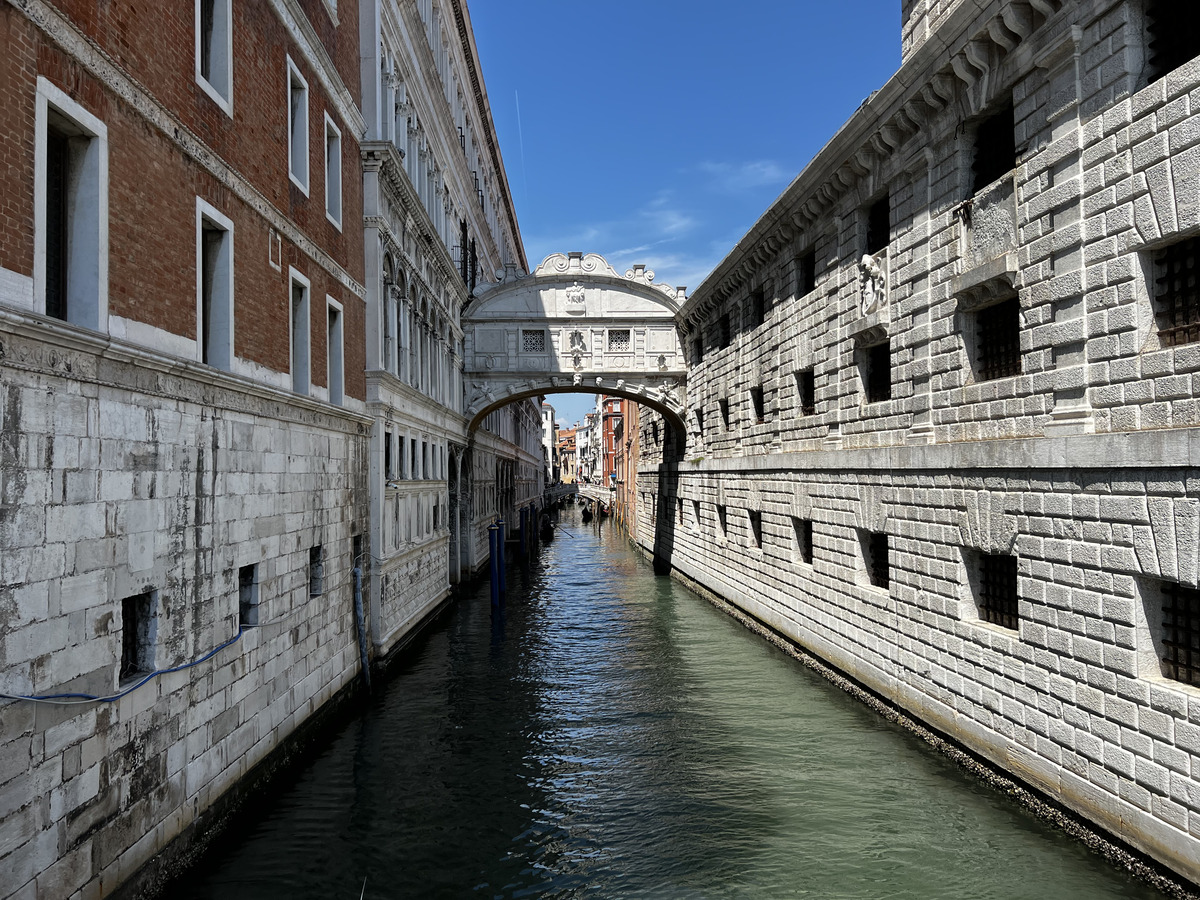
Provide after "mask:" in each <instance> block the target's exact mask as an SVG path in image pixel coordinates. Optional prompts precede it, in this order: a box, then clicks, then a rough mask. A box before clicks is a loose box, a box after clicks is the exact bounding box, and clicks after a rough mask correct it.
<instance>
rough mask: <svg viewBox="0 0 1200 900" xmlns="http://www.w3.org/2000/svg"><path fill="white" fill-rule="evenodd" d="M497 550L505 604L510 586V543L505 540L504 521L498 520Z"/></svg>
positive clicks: (501, 592) (501, 589) (501, 597)
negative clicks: (508, 577)
mask: <svg viewBox="0 0 1200 900" xmlns="http://www.w3.org/2000/svg"><path fill="white" fill-rule="evenodd" d="M496 528H497V529H498V530H497V532H496V550H497V554H496V555H497V558H498V559H499V564H500V602H501V603H503V602H504V595H505V594H507V593H508V584H507V577H506V573H505V571H504V570H505V569H506V568H508V566H507V562H508V550H507V548H508V541H506V540H505V539H504V520H503V519H497V520H496Z"/></svg>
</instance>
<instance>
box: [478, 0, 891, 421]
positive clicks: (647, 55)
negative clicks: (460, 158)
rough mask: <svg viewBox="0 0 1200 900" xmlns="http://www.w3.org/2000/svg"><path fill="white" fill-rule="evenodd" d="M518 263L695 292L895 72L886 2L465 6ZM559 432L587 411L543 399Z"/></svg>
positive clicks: (551, 0) (583, 403) (546, 0)
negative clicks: (590, 258)
mask: <svg viewBox="0 0 1200 900" xmlns="http://www.w3.org/2000/svg"><path fill="white" fill-rule="evenodd" d="M470 12H471V19H472V24H473V26H474V29H475V39H476V44H477V46H478V48H479V55H480V58H481V61H482V67H483V77H484V82H485V84H486V85H487V91H488V97H489V99H490V101H491V105H492V115H493V118H494V119H495V123H496V131H497V133H498V135H499V138H500V149H501V153H502V154H503V156H504V162H505V167H506V168H507V170H508V180H509V186H510V187H511V188H512V193H513V200H514V203H515V204H516V208H517V220H518V222H519V224H520V227H521V233H522V237H523V239H524V242H525V252H526V255H527V256H528V258H529V264H530V265H531V266H536V265H537V264H538V263H539V262H541V260H542V259H543V258H544V257H545V256H547V255H548V254H550V253H554V252H560V251H561V252H566V251H569V250H582V251H584V252H594V253H600V254H602V255H603V256H605V257H607V258H608V260H609V262H611V263H612V264H613V265H614V266H615V267H616V269H617V270H618V271H620V272H624V271H625V270H626V269H628V268H629V267H630V266H631V265H632V264H633V263H635V262H638V263H645V264H646V265H648V266H649V267H650V268H651V269H652V270H653V271H654V272H655V274H656V278H655V280H656V281H658V282H666V283H668V284H671V285H686V286H687V287H688V288H689V291H690V290H693V289H694V288H695V287H696V286H698V285H699V284H700V282H701V281H702V280H703V279H704V276H705V275H707V274H708V273H709V272H710V271H711V270H712V269H713V267H714V266H716V264H717V263H718V262H720V261H721V259H722V258H723V257H724V256H725V254H726V253H728V252H729V250H730V249H731V248H732V247H733V245H734V244H735V243H737V241H738V239H739V238H741V236H742V235H743V234H745V233H746V231H747V230H748V229H749V228H750V226H751V225H753V224H754V222H755V220H756V219H757V218H758V217H759V216H760V215H762V213H763V212H764V211H765V210H766V209H767V207H768V206H769V205H770V204H771V202H772V201H773V200H774V199H775V198H776V197H777V196H779V194H780V193H781V192H782V191H783V189H784V188H785V187H786V186H787V185H788V183H789V182H790V181H791V180H792V179H793V178H794V177H795V176H796V174H797V173H798V172H799V171H800V170H801V169H802V168H803V167H804V165H805V164H806V163H807V162H808V161H809V160H810V159H812V157H813V156H814V155H815V154H816V153H817V151H818V150H820V149H821V147H822V146H823V145H824V144H825V142H826V141H828V140H829V139H830V138H831V137H832V136H833V134H834V132H836V131H837V129H838V128H839V127H840V126H841V125H842V124H843V123H844V122H845V121H846V119H848V118H849V117H850V115H851V114H852V113H853V112H854V110H855V109H856V108H857V107H858V105H859V104H860V103H861V102H862V101H863V100H864V99H866V97H867V96H868V95H869V94H870V93H871V92H872V91H874V90H877V89H878V88H879V87H880V86H882V85H883V83H884V82H885V81H887V79H888V78H889V77H890V76H891V74H892V73H893V72H895V70H896V68H897V67H898V66H899V64H900V2H899V0H834V2H829V0H820V2H818V0H742V2H740V3H736V4H731V3H728V2H720V3H718V2H715V0H693V2H683V0H601V2H594V3H588V4H583V3H574V2H569V0H474V2H473V3H471V5H470ZM549 400H550V403H552V404H553V405H554V406H555V408H556V410H557V411H558V418H559V420H560V422H561V421H566V422H568V423H569V422H571V421H574V420H575V419H577V418H580V417H581V415H582V412H583V411H585V410H586V409H588V408H591V407H592V406H593V405H594V398H592V397H590V396H583V395H556V396H554V397H551V398H549Z"/></svg>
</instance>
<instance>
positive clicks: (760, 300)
mask: <svg viewBox="0 0 1200 900" xmlns="http://www.w3.org/2000/svg"><path fill="white" fill-rule="evenodd" d="M766 307H767V295H766V292H765V291H764V290H763V289H762V288H759V289H758V290H756V291H751V292H750V297H749V299H748V300H747V301H746V320H747V323H748V324H749V326H750V328H751V329H754V328H758V327H759V326H760V325H762V324H763V322H764V321H765V320H766V314H767V311H766Z"/></svg>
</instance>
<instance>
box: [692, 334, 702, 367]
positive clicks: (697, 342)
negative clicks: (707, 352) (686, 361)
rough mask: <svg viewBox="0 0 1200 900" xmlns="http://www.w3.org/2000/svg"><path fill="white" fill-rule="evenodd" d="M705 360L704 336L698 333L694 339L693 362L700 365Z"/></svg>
mask: <svg viewBox="0 0 1200 900" xmlns="http://www.w3.org/2000/svg"><path fill="white" fill-rule="evenodd" d="M703 361H704V338H703V337H702V336H700V335H697V336H696V337H695V338H694V339H693V340H692V363H693V365H698V364H699V363H701V362H703Z"/></svg>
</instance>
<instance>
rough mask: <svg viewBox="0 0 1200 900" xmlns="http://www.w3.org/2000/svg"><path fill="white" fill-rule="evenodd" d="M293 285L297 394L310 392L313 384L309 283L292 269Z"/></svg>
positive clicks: (293, 358)
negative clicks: (310, 351) (310, 350)
mask: <svg viewBox="0 0 1200 900" xmlns="http://www.w3.org/2000/svg"><path fill="white" fill-rule="evenodd" d="M291 285H292V290H291V294H292V297H291V306H290V310H291V312H290V315H291V371H292V390H293V391H295V392H296V393H297V394H308V393H309V391H310V389H311V385H312V379H311V377H310V370H309V364H310V356H309V336H310V335H309V332H310V329H309V300H308V294H309V283H308V279H307V278H305V277H304V276H303V275H301V274H300V273H299V272H297V271H296V270H295V269H292V270H291Z"/></svg>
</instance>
